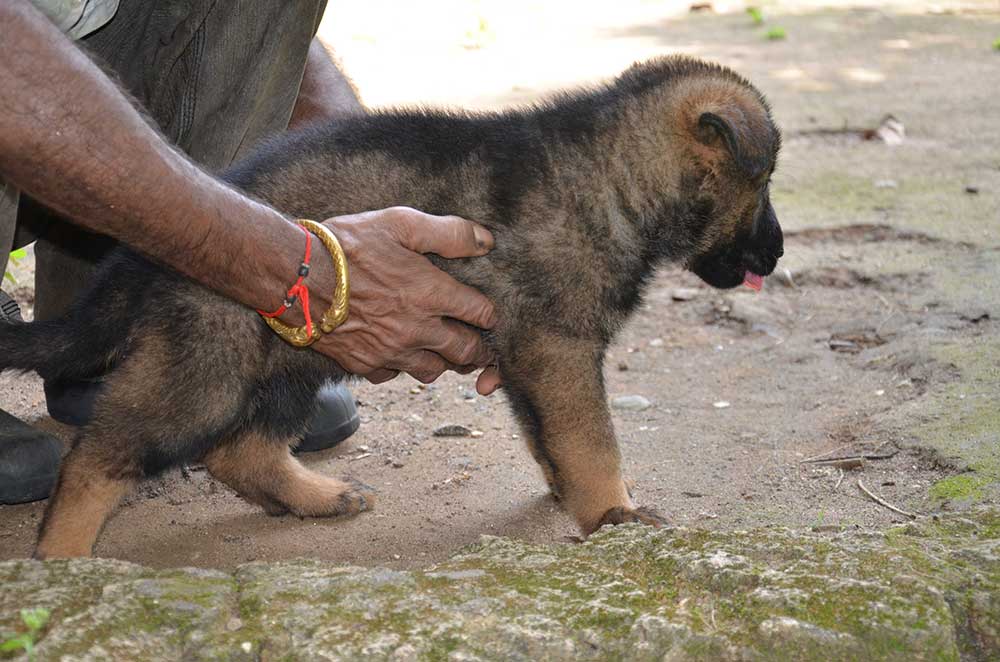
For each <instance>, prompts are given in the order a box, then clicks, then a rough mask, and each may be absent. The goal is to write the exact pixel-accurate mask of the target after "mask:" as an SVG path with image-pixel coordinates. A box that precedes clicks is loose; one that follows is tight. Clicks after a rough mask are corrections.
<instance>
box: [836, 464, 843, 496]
mask: <svg viewBox="0 0 1000 662" xmlns="http://www.w3.org/2000/svg"><path fill="white" fill-rule="evenodd" d="M843 482H844V470H843V469H841V470H840V478H838V479H837V484H836V485H834V486H833V491H834V492H836V491H837V490H839V489H840V484H841V483H843Z"/></svg>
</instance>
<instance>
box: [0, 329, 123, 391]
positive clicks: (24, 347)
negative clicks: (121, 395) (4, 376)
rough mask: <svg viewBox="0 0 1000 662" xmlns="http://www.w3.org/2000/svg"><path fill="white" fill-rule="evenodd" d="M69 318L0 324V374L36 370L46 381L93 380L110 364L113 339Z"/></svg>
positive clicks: (112, 353)
mask: <svg viewBox="0 0 1000 662" xmlns="http://www.w3.org/2000/svg"><path fill="white" fill-rule="evenodd" d="M76 322H77V321H76V320H74V319H72V318H62V319H58V320H52V321H47V322H31V323H25V322H0V372H2V371H4V370H20V371H25V372H28V371H35V372H37V373H38V374H39V375H41V376H42V377H44V378H45V379H54V378H60V377H67V378H69V377H76V378H82V377H92V376H94V375H97V374H100V373H101V372H103V371H104V370H106V369H107V367H108V366H109V365H110V364H111V362H112V358H113V356H114V355H115V353H116V348H115V342H114V339H112V338H109V337H108V336H107V333H106V332H103V331H102V330H101V329H100V328H99V327H97V326H96V325H92V324H79V323H76Z"/></svg>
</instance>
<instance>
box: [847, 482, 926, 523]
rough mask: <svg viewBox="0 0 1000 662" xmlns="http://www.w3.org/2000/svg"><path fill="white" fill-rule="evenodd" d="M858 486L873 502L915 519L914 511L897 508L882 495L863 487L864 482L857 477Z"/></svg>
mask: <svg viewBox="0 0 1000 662" xmlns="http://www.w3.org/2000/svg"><path fill="white" fill-rule="evenodd" d="M858 487H859V488H861V491H862V492H864V493H865V494H867V495H868V496H870V497H871V498H872V500H873V501H874V502H875V503H877V504H879V505H880V506H885V507H886V508H888V509H889V510H891V511H893V512H894V513H899V514H900V515H904V516H906V517H909V518H910V519H916V518H917V516H916V515H915V514H914V513H909V512H907V511H905V510H902V509H900V508H897V507H896V506H894V505H892V504H891V503H889V502H888V501H886V500H885V499H883V498H882V497H880V496H877V495H875V494H873V493H872V492H871V491H870V490H869V489H868V488H867V487H865V484H864V483H862V482H861V479H860V478H858Z"/></svg>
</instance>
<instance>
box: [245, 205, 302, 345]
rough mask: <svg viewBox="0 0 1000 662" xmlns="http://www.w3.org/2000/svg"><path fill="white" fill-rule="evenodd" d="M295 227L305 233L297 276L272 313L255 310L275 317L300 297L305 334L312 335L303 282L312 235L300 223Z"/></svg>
mask: <svg viewBox="0 0 1000 662" xmlns="http://www.w3.org/2000/svg"><path fill="white" fill-rule="evenodd" d="M296 227H298V228H299V229H300V230H302V231H303V232H305V233H306V254H305V256H304V257H303V258H302V264H300V265H299V277H298V279H297V280H296V281H295V283H294V284H293V285H292V286H291V287H290V288H288V292H287V293H286V294H285V299H284V301H282V302H281V307H280V308H278V309H277V310H276V311H274V312H273V313H266V312H264V311H263V310H258V311H257V312H258V313H260V314H261V315H262V316H263V317H277V316H279V315H281V314H283V313H284V312H285V311H286V310H288V309H289V308H291V307H292V306H294V305H295V302H296V301H298V299H299V298H300V297H301V298H302V313H303V314H304V315H305V318H306V336H307V337H312V332H313V327H312V315H311V314H310V312H309V288H308V287H306V284H305V279H306V276H308V275H309V262H310V261H311V260H312V235H311V234H310V233H309V231H308V230H306V229H305V228H304V227H302V226H301V225H299V226H296Z"/></svg>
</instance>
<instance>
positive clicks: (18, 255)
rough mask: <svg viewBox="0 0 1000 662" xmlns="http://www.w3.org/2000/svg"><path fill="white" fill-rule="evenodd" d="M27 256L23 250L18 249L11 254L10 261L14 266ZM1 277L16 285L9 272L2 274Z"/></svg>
mask: <svg viewBox="0 0 1000 662" xmlns="http://www.w3.org/2000/svg"><path fill="white" fill-rule="evenodd" d="M27 255H28V254H27V253H26V252H25V251H24V249H23V248H18V249H17V250H16V251H12V252H11V254H10V261H11V262H13V263H14V265H15V266H16V265H17V261H18V260H23V259H24V258H25V257H27ZM3 277H4V278H6V279H7V280H9V281H10V282H11V283H14V284H17V281H16V280H14V276H13V274H11V273H10V272H9V271H5V272H3Z"/></svg>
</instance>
